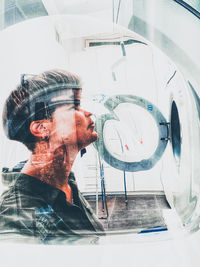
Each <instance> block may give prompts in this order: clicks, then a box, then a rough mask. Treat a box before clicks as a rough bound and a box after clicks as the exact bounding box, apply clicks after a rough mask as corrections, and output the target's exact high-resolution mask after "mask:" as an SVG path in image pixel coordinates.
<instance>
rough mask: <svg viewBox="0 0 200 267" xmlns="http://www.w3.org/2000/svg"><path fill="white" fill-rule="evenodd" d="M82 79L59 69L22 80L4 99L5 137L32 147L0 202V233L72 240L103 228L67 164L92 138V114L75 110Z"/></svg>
mask: <svg viewBox="0 0 200 267" xmlns="http://www.w3.org/2000/svg"><path fill="white" fill-rule="evenodd" d="M81 90H82V89H81V81H80V79H79V77H78V76H76V75H74V74H71V73H69V72H67V71H64V70H51V71H46V72H44V73H42V74H41V75H37V76H33V77H31V78H28V79H23V80H22V82H21V84H20V85H18V86H17V88H16V89H15V90H14V91H12V92H11V94H10V95H9V97H8V98H7V101H6V103H5V107H4V112H3V127H4V130H5V133H6V135H7V137H8V138H9V139H11V140H16V141H19V142H21V143H23V144H24V145H26V147H27V148H28V149H29V150H30V151H31V156H30V159H29V160H28V161H27V162H26V164H25V166H24V167H23V169H22V170H21V173H20V175H19V177H18V178H17V179H16V181H15V182H14V184H13V185H12V186H11V187H10V188H9V189H8V190H7V191H6V192H4V193H3V195H2V196H1V201H0V233H14V234H15V233H16V234H19V235H25V236H33V237H36V238H39V239H40V240H42V241H44V242H45V241H48V240H50V239H52V238H55V237H62V238H70V237H72V236H73V237H74V236H76V237H77V238H78V237H80V236H81V235H84V234H91V233H92V234H96V233H101V232H103V227H102V225H101V223H100V222H99V221H98V219H97V218H96V216H95V215H94V213H93V211H92V210H91V208H90V206H89V204H88V203H87V201H86V200H85V199H84V198H83V196H82V195H81V193H80V192H79V190H78V187H77V185H76V182H75V178H74V175H73V173H72V172H71V168H72V165H73V162H74V160H75V158H76V155H77V153H78V152H79V151H81V150H82V149H83V148H85V147H86V146H88V145H89V144H91V143H92V142H94V141H96V140H97V138H98V135H97V133H96V132H95V131H94V122H93V121H92V119H91V115H92V114H91V113H90V112H87V111H85V110H82V109H81V108H80V100H81Z"/></svg>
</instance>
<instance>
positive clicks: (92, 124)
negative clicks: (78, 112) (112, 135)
mask: <svg viewBox="0 0 200 267" xmlns="http://www.w3.org/2000/svg"><path fill="white" fill-rule="evenodd" d="M94 127H95V125H94V122H93V121H92V122H91V123H90V124H89V125H88V128H92V129H94Z"/></svg>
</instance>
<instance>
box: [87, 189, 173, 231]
mask: <svg viewBox="0 0 200 267" xmlns="http://www.w3.org/2000/svg"><path fill="white" fill-rule="evenodd" d="M86 199H87V201H88V202H89V203H90V205H91V207H92V208H93V210H94V211H95V210H96V198H95V196H87V197H86ZM106 199H107V207H108V216H107V214H106V209H105V210H104V211H102V201H101V197H99V209H98V217H99V219H100V220H101V222H102V224H103V225H104V228H105V229H106V230H108V231H113V230H130V229H132V230H134V229H148V228H152V227H165V226H166V224H165V222H164V219H163V216H162V210H163V209H170V206H169V204H168V202H167V200H166V198H165V196H164V195H156V194H148V195H147V194H146V195H143V194H141V195H132V196H128V201H127V205H126V203H125V198H124V196H107V197H106Z"/></svg>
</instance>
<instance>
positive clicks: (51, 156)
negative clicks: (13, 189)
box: [22, 147, 77, 202]
mask: <svg viewBox="0 0 200 267" xmlns="http://www.w3.org/2000/svg"><path fill="white" fill-rule="evenodd" d="M69 151H70V152H69ZM76 154H77V153H75V152H74V151H73V150H69V149H68V150H66V148H65V149H63V148H62V147H61V148H58V149H57V150H56V151H54V152H53V153H50V152H49V151H48V150H47V151H46V152H45V153H42V154H39V153H38V154H37V153H33V154H32V155H31V158H30V160H29V161H28V162H27V163H26V165H25V166H24V168H23V169H22V172H23V173H25V174H28V175H30V176H33V177H35V178H37V179H39V180H41V181H43V182H45V183H48V184H49V185H51V186H53V187H55V188H58V189H60V190H62V191H63V192H64V193H65V194H66V199H67V201H69V202H71V201H72V194H71V188H70V186H69V184H68V176H69V173H70V171H71V168H72V164H73V162H74V159H75V157H76Z"/></svg>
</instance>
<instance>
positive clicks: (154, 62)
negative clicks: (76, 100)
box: [0, 0, 200, 244]
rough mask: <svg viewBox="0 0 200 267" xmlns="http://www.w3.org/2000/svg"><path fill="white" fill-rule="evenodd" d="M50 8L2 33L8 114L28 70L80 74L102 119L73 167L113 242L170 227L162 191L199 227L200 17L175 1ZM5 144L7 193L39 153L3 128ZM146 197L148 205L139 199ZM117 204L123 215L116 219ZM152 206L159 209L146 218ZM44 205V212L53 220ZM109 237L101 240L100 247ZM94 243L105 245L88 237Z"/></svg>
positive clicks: (86, 102)
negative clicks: (17, 174)
mask: <svg viewBox="0 0 200 267" xmlns="http://www.w3.org/2000/svg"><path fill="white" fill-rule="evenodd" d="M48 2H49V1H42V3H43V7H45V10H46V11H45V10H43V11H44V13H45V12H47V13H48V15H49V16H44V17H43V15H44V13H43V12H42V13H41V15H39V14H37V12H35V13H34V12H33V15H34V14H35V15H34V17H36V16H41V17H39V18H35V19H33V20H32V19H29V20H27V21H24V22H22V23H18V24H16V25H15V23H16V22H19V20H17V16H16V21H14V22H13V26H12V27H8V28H6V29H4V30H3V31H1V33H0V43H1V51H0V57H1V60H2V62H8V64H5V65H3V66H1V67H0V74H1V77H2V80H1V82H2V86H3V88H4V90H3V94H2V100H1V111H2V107H3V103H4V102H5V99H6V97H7V96H8V94H9V93H10V91H11V88H14V86H15V84H16V83H19V82H20V77H21V74H23V73H27V74H34V75H37V74H38V73H41V72H43V71H44V70H48V69H52V68H61V69H66V70H69V71H70V72H72V73H75V74H78V75H79V76H80V77H81V78H82V80H83V91H82V99H81V104H82V108H83V109H84V110H89V111H91V112H92V113H93V118H92V119H93V120H95V123H96V128H95V131H97V132H98V134H99V139H98V140H99V141H97V142H96V144H95V145H94V146H93V145H90V146H88V147H87V148H86V150H82V151H81V153H79V154H78V155H77V158H76V161H75V162H74V165H73V171H74V173H75V176H76V179H77V183H78V185H79V189H80V191H81V193H82V194H83V195H84V196H85V197H86V198H88V199H89V198H90V197H91V196H94V198H93V199H92V201H91V203H92V207H93V211H92V212H91V213H92V214H94V213H96V215H97V216H98V217H99V218H100V220H101V222H102V223H103V226H104V228H105V230H106V231H107V232H108V236H109V238H110V236H111V242H115V241H116V240H117V242H121V241H122V239H123V237H124V235H123V237H122V238H121V239H120V235H119V236H118V237H116V236H117V234H119V233H121V234H128V235H126V238H125V240H126V242H129V241H130V242H131V243H133V241H135V235H134V234H135V233H141V231H148V230H149V229H150V231H151V230H152V231H153V229H154V230H155V228H156V230H157V231H158V232H159V231H166V230H167V228H166V221H165V220H164V217H163V215H162V212H163V207H164V208H166V209H169V206H167V204H166V203H167V202H162V201H163V199H162V198H161V197H160V196H159V195H153V197H152V195H151V196H149V195H148V194H152V192H154V193H155V192H161V194H162V193H163V191H164V193H165V195H166V197H167V200H168V202H169V203H170V205H171V207H173V208H175V210H176V212H177V213H178V216H180V218H181V220H182V224H184V226H186V229H188V230H189V231H198V229H199V195H200V192H199V191H200V190H199V188H200V187H199V179H198V177H199V157H200V155H199V154H200V152H199V149H198V147H199V145H200V140H199V123H196V122H199V107H198V105H197V104H198V103H197V102H198V101H197V97H195V94H196V95H197V96H198V95H199V92H200V88H199V81H200V80H199V79H200V78H199V70H200V63H199V62H200V60H199V53H198V51H199V45H200V39H199V35H198V34H197V33H198V32H199V20H198V19H197V18H196V17H193V16H192V14H190V13H187V11H186V10H185V9H183V7H181V6H179V5H178V4H177V3H175V2H174V1H156V0H154V1H153V0H152V1H149V0H148V1H144V0H137V1H102V2H101V4H100V3H99V1H94V2H93V3H92V1H91V2H90V1H88V2H87V3H85V2H84V1H76V3H73V2H72V1H67V2H66V1H64V2H63V1H51V4H49V3H50V2H49V3H48ZM17 3H21V4H22V1H21V2H20V1H18V2H17ZM38 3H39V2H38ZM97 3H98V4H97ZM4 4H5V3H4ZM40 4H41V3H40ZM19 6H20V5H18V7H19ZM20 7H21V8H22V6H20ZM29 7H30V9H29V12H31V5H30V6H29ZM24 8H25V7H24ZM3 10H4V9H3ZM24 12H25V11H24ZM3 14H4V11H3ZM169 14H170V15H171V19H170V20H169V17H170V16H169ZM5 15H6V16H8V13H5ZM31 16H32V15H30V18H31ZM164 16H166V17H164ZM25 17H26V18H29V17H28V16H25ZM182 17H184V18H185V20H184V23H188V24H187V26H188V25H189V26H188V27H189V29H192V30H187V34H185V32H186V28H187V27H186V24H184V26H183V29H184V30H183V31H180V28H179V27H178V26H177V24H176V23H175V22H176V21H177V19H180V18H182ZM8 19H9V16H8ZM1 21H2V20H1ZM4 22H5V20H4ZM113 22H114V23H113ZM115 22H116V23H117V24H115ZM2 25H3V24H2ZM6 25H7V26H8V24H6ZM9 25H11V24H9ZM120 25H122V26H123V27H121V26H120ZM5 27H6V26H5V24H4V26H3V27H2V28H5ZM38 29H39V30H38ZM158 48H159V49H160V50H159V49H158ZM161 50H162V52H161ZM163 52H164V53H163ZM166 55H167V56H168V57H167V56H166ZM169 58H170V59H169ZM11 63H12V64H11ZM174 63H175V64H176V65H175V64H174ZM188 80H189V81H190V83H191V84H192V85H193V90H191V87H190V85H188V83H187V81H188ZM193 91H195V92H196V93H195V94H194V92H193ZM65 100H66V99H65ZM122 100H123V101H122ZM125 100H126V101H125ZM138 103H139V104H138ZM1 127H2V126H1ZM170 127H171V128H170ZM92 128H93V129H94V127H93V126H92ZM170 129H171V132H170ZM170 138H171V140H170ZM1 142H2V151H3V154H4V158H3V159H2V167H4V168H7V169H4V171H5V173H4V178H5V180H4V182H5V183H4V186H2V187H1V191H2V192H3V191H4V190H6V189H7V188H8V184H9V182H13V179H12V178H13V177H10V176H9V178H8V176H7V175H6V173H7V171H8V172H9V169H12V170H13V169H14V168H13V166H16V164H18V163H19V162H21V161H25V160H27V159H28V158H29V156H30V152H29V151H28V150H27V149H26V148H25V147H24V146H23V145H22V144H19V143H17V142H15V141H13V142H11V141H9V140H7V139H6V138H5V136H4V135H3V130H2V128H1ZM174 157H175V159H174ZM21 164H22V165H23V164H24V162H22V163H21ZM20 166H21V165H20ZM20 168H21V167H20ZM20 168H19V169H20ZM16 169H17V168H16ZM9 179H10V180H9ZM161 180H162V181H161ZM141 192H142V194H143V198H144V199H145V200H146V201H145V202H142V201H141V199H139V200H138V198H134V197H135V195H137V194H141ZM146 193H148V194H146ZM116 195H118V196H119V195H120V196H119V198H117V197H116ZM114 196H115V197H116V199H115V200H113V199H114ZM132 196H133V199H131V200H130V199H129V197H132ZM109 197H110V202H109V205H110V206H109V205H107V204H108V203H106V198H107V201H108V200H109ZM120 197H121V199H122V200H123V201H121V202H119V199H120ZM129 200H130V201H129ZM158 201H160V202H159V203H161V204H159V206H154V205H155V202H156V203H158ZM116 203H118V207H120V208H121V210H122V211H123V214H122V213H119V212H118V210H117V212H116V214H114V213H112V212H113V211H114V207H115V204H116ZM136 203H139V204H138V205H139V207H140V209H139V211H137V212H135V205H136ZM146 203H150V204H149V205H150V206H151V208H149V206H148V209H147V210H146V213H145V212H144V210H143V208H144V207H146V205H147V204H146ZM163 203H165V204H163ZM131 205H132V206H131ZM162 205H163V206H162ZM116 206H117V204H116ZM86 207H87V206H86ZM99 207H100V208H99ZM45 208H46V209H45V210H40V209H39V210H37V212H36V216H38V214H40V212H43V213H45V212H46V213H48V214H51V215H52V210H51V209H50V208H49V207H48V206H47V207H45ZM89 213H90V211H89ZM172 213H173V212H172ZM166 214H167V212H166ZM169 214H170V212H169ZM157 215H158V216H157ZM48 216H49V215H48ZM166 217H167V216H166ZM169 217H170V215H169ZM52 218H53V219H55V217H54V216H53V217H51V219H52ZM173 218H174V217H173V216H172V221H173ZM111 219H112V220H111ZM125 219H126V220H125ZM148 219H149V220H148ZM58 221H59V220H58ZM58 221H56V223H57V222H58ZM172 221H171V222H169V225H170V223H172ZM133 224H134V226H133ZM172 225H173V223H172ZM180 225H181V223H180ZM109 227H110V228H109ZM173 227H174V225H173ZM110 232H112V234H113V233H115V234H116V235H109V234H110ZM112 236H115V237H114V238H113V239H112ZM109 238H108V239H109ZM118 238H119V239H118ZM97 239H98V238H97ZM108 239H107V237H106V238H104V237H102V239H101V238H100V243H101V242H102V244H104V243H106V242H108V243H109V242H110V240H108ZM136 239H137V238H136ZM113 240H114V241H113ZM118 240H120V241H118ZM59 241H63V240H59ZM95 242H96V243H98V242H99V239H98V240H96V239H95V240H94V239H92V241H91V239H90V238H89V239H88V240H86V243H87V244H88V243H89V244H91V243H95ZM58 243H59V242H58ZM61 243H62V242H61ZM63 243H64V244H65V241H64V242H63ZM66 243H67V242H66ZM83 243H84V242H83Z"/></svg>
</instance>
